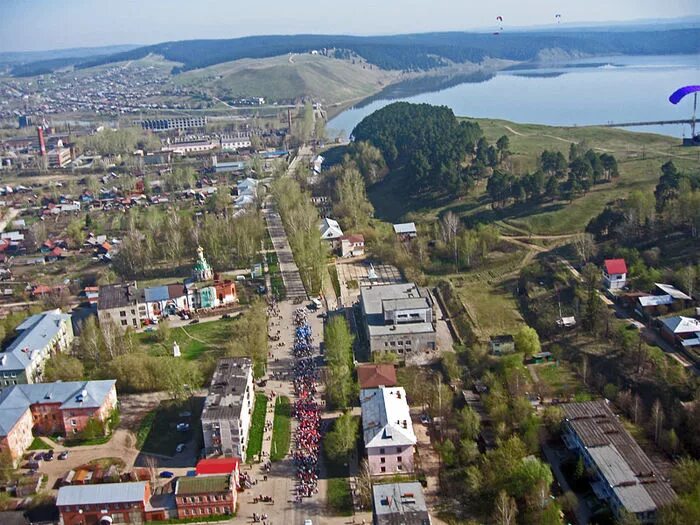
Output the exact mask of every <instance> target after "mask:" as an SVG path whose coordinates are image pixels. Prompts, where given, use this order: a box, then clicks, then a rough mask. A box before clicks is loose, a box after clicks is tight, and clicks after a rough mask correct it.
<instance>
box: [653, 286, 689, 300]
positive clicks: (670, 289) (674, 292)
mask: <svg viewBox="0 0 700 525" xmlns="http://www.w3.org/2000/svg"><path fill="white" fill-rule="evenodd" d="M654 286H656V287H657V288H658V289H659V290H661V291H662V292H663V293H664V294H667V295H670V296H671V297H673V298H674V299H683V300H684V301H690V300H692V297H690V296H689V295H688V294H685V293H683V292H681V291H680V290H679V289H678V288H676V287H675V286H673V285H672V284H664V283H654Z"/></svg>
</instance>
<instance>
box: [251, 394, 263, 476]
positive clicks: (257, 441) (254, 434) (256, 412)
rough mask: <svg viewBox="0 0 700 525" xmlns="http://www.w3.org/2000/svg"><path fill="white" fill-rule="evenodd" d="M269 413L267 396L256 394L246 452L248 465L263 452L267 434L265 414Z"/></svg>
mask: <svg viewBox="0 0 700 525" xmlns="http://www.w3.org/2000/svg"><path fill="white" fill-rule="evenodd" d="M266 412H267V396H266V395H265V394H255V406H254V407H253V417H252V419H251V423H250V430H249V431H248V451H247V452H246V456H247V460H248V463H252V462H253V461H254V458H255V457H256V456H257V455H258V454H260V452H261V451H262V443H263V434H264V433H265V413H266Z"/></svg>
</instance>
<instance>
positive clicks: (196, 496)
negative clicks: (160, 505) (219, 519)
mask: <svg viewBox="0 0 700 525" xmlns="http://www.w3.org/2000/svg"><path fill="white" fill-rule="evenodd" d="M236 502H237V493H236V483H235V480H234V477H233V476H232V475H231V474H229V475H219V476H196V477H181V478H178V480H177V481H176V483H175V506H176V507H177V517H178V519H194V518H204V517H207V516H221V515H226V514H233V513H234V512H235V511H236Z"/></svg>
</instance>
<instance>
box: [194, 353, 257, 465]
mask: <svg viewBox="0 0 700 525" xmlns="http://www.w3.org/2000/svg"><path fill="white" fill-rule="evenodd" d="M253 399H254V384H253V363H252V361H251V360H250V359H247V358H233V357H231V358H224V359H219V361H218V362H217V364H216V370H215V371H214V375H213V376H212V379H211V384H210V386H209V393H208V394H207V397H206V399H205V401H204V409H203V410H202V417H201V420H202V435H203V437H204V453H205V454H206V456H220V455H225V456H233V457H237V458H241V460H242V461H245V460H246V454H247V449H248V432H249V430H250V421H251V415H252V413H253Z"/></svg>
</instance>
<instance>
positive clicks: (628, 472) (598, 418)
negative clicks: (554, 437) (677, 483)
mask: <svg viewBox="0 0 700 525" xmlns="http://www.w3.org/2000/svg"><path fill="white" fill-rule="evenodd" d="M562 408H563V409H564V415H565V418H566V421H567V424H568V425H569V427H570V428H571V430H572V431H573V432H575V433H576V435H577V436H578V438H579V439H580V440H581V442H582V443H583V446H585V447H586V449H587V450H588V452H589V454H590V456H591V458H592V459H593V460H594V461H595V463H596V465H597V467H598V469H599V471H600V473H601V475H602V476H603V477H604V478H605V480H606V482H607V483H608V484H609V485H610V487H611V488H612V489H613V491H614V492H615V494H616V495H617V496H618V498H619V499H620V501H622V502H623V503H624V505H625V506H626V507H627V509H628V510H629V511H631V512H641V511H643V510H653V509H654V508H656V507H660V506H662V505H665V504H667V503H671V502H672V501H674V500H675V498H676V494H675V492H673V489H672V488H671V485H670V483H669V482H668V481H667V480H665V479H664V478H663V476H662V475H661V473H660V472H659V470H658V469H657V468H656V466H655V465H654V464H653V463H652V462H651V460H650V459H649V457H648V456H647V455H646V454H645V453H644V451H643V450H642V449H641V448H640V447H639V445H638V444H637V442H636V441H635V440H634V438H633V437H632V436H631V435H630V434H629V433H628V432H627V431H626V430H625V428H624V427H623V426H622V423H620V421H619V419H618V418H617V416H615V414H613V412H612V410H610V407H609V406H608V404H607V402H606V401H603V400H598V401H586V402H583V403H567V404H564V405H562ZM652 505H653V506H652Z"/></svg>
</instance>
